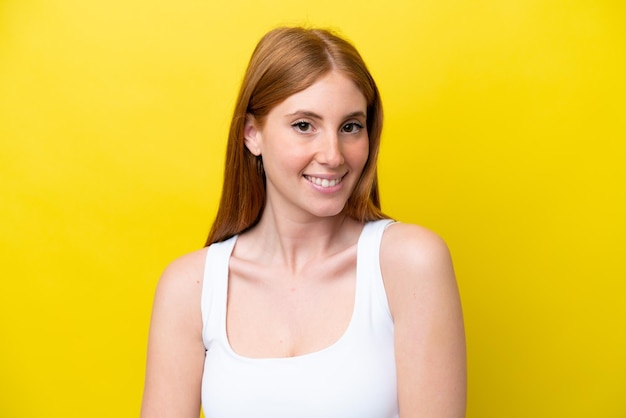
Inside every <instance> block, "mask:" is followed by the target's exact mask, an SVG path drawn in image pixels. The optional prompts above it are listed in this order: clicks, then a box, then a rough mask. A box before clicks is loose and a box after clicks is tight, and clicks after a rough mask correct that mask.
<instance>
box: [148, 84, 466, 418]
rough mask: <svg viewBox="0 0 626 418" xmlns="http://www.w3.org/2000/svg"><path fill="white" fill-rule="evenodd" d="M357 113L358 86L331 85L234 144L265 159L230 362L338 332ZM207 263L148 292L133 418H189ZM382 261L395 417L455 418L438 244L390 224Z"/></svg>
mask: <svg viewBox="0 0 626 418" xmlns="http://www.w3.org/2000/svg"><path fill="white" fill-rule="evenodd" d="M365 109H366V102H365V99H364V97H363V95H362V94H361V92H360V91H359V90H358V88H357V87H356V85H355V84H354V83H353V82H352V81H351V80H350V79H348V78H346V77H345V76H344V75H342V74H341V73H338V72H331V73H329V74H328V75H326V76H324V77H322V78H321V79H320V80H318V81H317V82H316V83H315V84H313V85H312V86H311V87H309V88H308V89H306V90H303V91H302V92H299V93H297V94H294V95H293V96H291V97H289V98H287V99H286V100H285V101H284V102H282V103H280V104H279V105H277V106H276V107H274V108H273V109H272V110H271V111H270V113H269V114H268V115H267V116H266V118H265V120H263V121H258V120H255V119H254V118H253V117H252V116H249V117H248V119H247V121H246V126H245V141H246V142H245V143H246V146H247V147H248V149H249V150H250V151H251V152H252V153H253V154H255V155H261V156H262V158H263V164H264V168H265V172H266V176H267V204H266V207H265V209H264V212H263V214H262V216H261V220H260V221H259V223H258V224H257V225H256V226H255V227H254V228H252V229H251V230H249V231H247V232H245V233H243V234H241V235H240V237H239V238H238V240H237V243H236V245H235V248H234V250H233V254H232V257H231V260H230V271H229V292H228V311H227V324H226V325H227V333H228V338H229V342H230V344H231V346H232V348H233V350H234V351H235V352H237V353H238V354H239V355H242V356H246V357H254V358H268V357H290V356H298V355H302V354H306V353H311V352H315V351H319V350H321V349H323V348H325V347H328V346H330V345H332V344H333V343H334V342H336V341H337V340H338V339H339V338H340V337H341V336H342V334H343V333H344V332H345V330H346V328H347V327H348V324H349V321H350V317H351V314H352V310H353V307H354V291H355V279H356V245H357V240H358V237H359V234H360V232H361V229H362V227H363V225H362V224H359V223H357V222H356V221H354V220H351V219H349V218H346V217H345V216H344V215H343V214H342V209H343V208H344V206H345V203H346V201H347V199H348V197H349V196H350V193H351V192H352V190H353V188H354V185H355V184H356V181H357V180H358V178H359V175H360V173H361V171H362V169H363V166H364V164H365V161H366V160H367V156H368V138H367V131H366V129H365V126H366V124H365V122H366V120H365ZM315 178H319V179H320V180H316V179H315ZM321 179H325V180H326V182H325V183H324V182H323V181H322V180H321ZM338 179H340V182H339V183H337V184H335V182H336V181H337V180H338ZM317 183H321V186H320V185H319V184H317ZM324 185H326V186H329V185H330V187H322V186H324ZM205 256H206V248H205V249H202V250H200V251H196V252H194V253H191V254H188V255H185V256H183V257H181V258H179V259H178V260H176V261H174V262H173V263H172V264H171V265H170V266H169V267H168V268H167V269H166V270H165V272H164V273H163V276H162V277H161V279H160V281H159V285H158V287H157V291H156V295H155V302H154V308H153V316H152V323H151V328H150V338H149V344H148V362H147V371H146V385H145V391H144V400H143V404H142V415H141V416H142V417H144V418H152V417H194V418H197V417H198V413H199V409H200V390H201V379H202V373H203V366H204V345H203V342H202V335H201V329H202V318H201V315H200V293H201V288H202V274H203V270H204V260H205ZM380 257H381V260H380V262H381V270H382V274H383V280H384V283H385V289H386V292H387V297H388V301H389V304H390V309H391V313H392V316H393V320H394V326H395V349H396V362H397V375H398V396H399V399H398V401H399V407H400V416H401V417H402V418H409V417H429V418H444V417H446V418H447V417H463V416H464V415H465V392H466V383H465V382H466V377H465V341H464V331H463V319H462V313H461V305H460V300H459V295H458V290H457V286H456V280H455V277H454V271H453V268H452V262H451V259H450V255H449V252H448V249H447V247H446V245H445V243H444V242H443V241H442V240H441V239H440V238H439V237H438V236H437V235H435V234H434V233H432V232H430V231H428V230H426V229H424V228H421V227H418V226H415V225H409V224H401V223H396V224H393V225H391V226H390V227H389V228H387V230H386V231H385V234H384V236H383V241H382V244H381V254H380Z"/></svg>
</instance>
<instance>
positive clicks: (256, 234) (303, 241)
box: [245, 208, 362, 276]
mask: <svg viewBox="0 0 626 418" xmlns="http://www.w3.org/2000/svg"><path fill="white" fill-rule="evenodd" d="M361 227H362V225H360V224H359V223H358V222H356V221H355V220H353V219H350V218H348V217H347V216H345V215H344V214H339V215H337V216H332V217H324V218H310V219H306V220H294V219H289V218H287V217H283V216H278V215H277V214H276V213H274V212H273V211H272V210H271V209H268V208H266V210H265V211H264V212H263V215H262V216H261V219H260V220H259V223H258V224H257V225H256V226H255V227H254V228H252V229H251V230H249V231H248V232H246V233H245V235H246V238H247V239H249V242H254V246H246V247H247V251H251V252H252V254H250V255H251V256H252V257H253V258H256V257H258V259H259V260H264V262H268V263H272V264H279V265H281V266H283V267H284V268H287V269H288V270H289V271H291V273H293V275H294V276H297V275H298V272H300V271H303V270H304V269H306V268H307V266H310V265H311V263H315V262H318V261H321V260H324V259H327V258H328V257H330V256H332V255H333V254H337V253H338V252H340V251H342V250H345V249H346V248H348V247H350V246H351V245H354V244H355V243H356V240H358V237H359V234H360V231H361Z"/></svg>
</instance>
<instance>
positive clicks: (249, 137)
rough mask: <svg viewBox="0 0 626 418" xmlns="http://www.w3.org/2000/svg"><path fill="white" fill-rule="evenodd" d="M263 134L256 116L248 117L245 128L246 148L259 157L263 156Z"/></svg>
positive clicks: (249, 115) (248, 115)
mask: <svg viewBox="0 0 626 418" xmlns="http://www.w3.org/2000/svg"><path fill="white" fill-rule="evenodd" d="M260 137H261V132H260V130H259V127H258V124H257V121H256V119H255V118H254V116H252V115H251V114H247V115H246V122H245V125H244V127H243V140H244V144H245V145H246V148H248V151H250V152H251V153H252V154H253V155H256V156H257V157H258V156H259V155H261V141H260Z"/></svg>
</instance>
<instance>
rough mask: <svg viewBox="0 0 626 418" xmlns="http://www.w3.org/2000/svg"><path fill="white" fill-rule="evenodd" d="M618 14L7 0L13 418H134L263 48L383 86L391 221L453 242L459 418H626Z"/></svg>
mask: <svg viewBox="0 0 626 418" xmlns="http://www.w3.org/2000/svg"><path fill="white" fill-rule="evenodd" d="M624 22H626V6H625V3H624V2H623V1H621V0H615V1H610V0H588V1H575V0H570V1H566V0H562V1H559V0H553V1H546V0H519V1H514V0H474V1H451V0H405V1H397V0H389V1H385V2H375V1H370V0H363V1H359V2H354V1H348V0H318V1H314V2H302V3H299V2H294V1H288V0H274V1H268V2H247V1H243V0H229V1H220V2H218V1H212V0H210V1H209V0H207V1H201V0H178V1H162V0H159V1H155V0H108V1H103V0H98V1H91V0H90V1H86V0H57V1H43V0H0V257H1V265H0V275H1V277H0V416H1V417H7V418H12V417H43V416H50V417H64V418H68V417H132V416H137V415H138V411H139V404H140V399H141V392H142V386H143V372H144V361H145V346H146V338H147V329H148V322H149V316H150V308H151V302H152V295H153V291H154V287H155V283H156V281H157V279H158V276H159V274H160V271H161V270H162V269H163V268H164V266H165V265H166V264H167V263H168V262H169V261H170V260H171V259H173V258H174V257H176V256H178V255H180V254H182V253H184V252H187V251H190V250H193V249H195V248H198V247H200V246H201V245H202V244H203V242H204V239H205V236H206V233H207V231H208V228H209V226H210V224H211V221H212V218H213V215H214V213H215V210H216V207H217V202H218V198H219V193H220V189H219V188H220V184H221V175H222V169H223V153H224V143H225V136H226V130H227V125H228V121H229V117H230V113H231V110H232V107H233V103H234V98H235V95H236V92H237V89H238V85H239V82H240V80H241V76H242V73H243V70H244V67H245V65H246V63H247V60H248V57H249V55H250V53H251V51H252V48H253V47H254V45H255V44H256V42H257V40H258V39H259V38H260V36H261V35H262V34H263V33H265V32H266V31H267V30H268V29H271V28H273V27H275V26H276V25H279V24H310V25H317V26H326V27H334V28H336V29H338V30H340V32H341V33H343V34H344V35H345V36H346V37H348V38H349V39H351V40H352V41H353V42H354V43H355V44H356V45H357V47H358V48H359V49H360V51H361V53H362V54H363V56H364V57H365V60H366V62H367V63H368V65H369V66H370V69H371V71H372V73H373V74H374V76H375V78H376V79H377V81H378V83H379V86H380V89H381V92H382V95H383V100H384V104H385V111H386V127H385V131H384V136H383V146H382V155H381V160H380V171H381V172H380V177H381V183H382V186H381V189H382V190H381V191H382V197H383V205H384V210H385V211H386V212H388V213H389V214H391V215H392V216H394V217H396V218H399V219H401V220H403V221H406V222H414V223H420V224H423V225H425V226H427V227H429V228H431V229H433V230H435V231H437V232H439V233H440V234H441V235H442V236H443V237H444V238H445V239H446V240H447V242H448V243H449V245H450V247H451V250H452V252H453V256H454V259H455V265H456V269H457V274H458V281H459V286H460V289H461V294H462V298H463V305H464V311H465V321H466V329H467V343H468V358H469V360H468V367H469V400H468V417H469V418H515V417H535V418H536V417H611V418H613V417H614V418H618V417H619V418H624V417H626V397H625V395H624V394H625V393H626V284H625V282H626V281H625V280H624V279H625V278H626V277H625V276H626V274H625V273H624V271H625V269H624V267H625V266H624V264H625V263H624V260H626V244H625V239H626V238H625V237H626V223H625V220H624V217H625V214H626V204H625V203H624V202H625V200H626V199H625V197H626V196H625V184H626V174H625V171H626V169H625V168H624V166H625V165H626V163H625V161H626V151H625V148H626V146H625V144H624V142H625V141H626V105H625V103H626V83H625V78H626V29H625V28H626V24H624Z"/></svg>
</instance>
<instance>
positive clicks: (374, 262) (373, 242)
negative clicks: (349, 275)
mask: <svg viewBox="0 0 626 418" xmlns="http://www.w3.org/2000/svg"><path fill="white" fill-rule="evenodd" d="M393 222H394V221H393V220H391V219H381V220H378V221H373V222H368V223H367V224H365V226H364V227H363V231H362V232H361V237H360V238H359V243H358V250H357V266H356V274H357V302H358V303H361V302H363V303H366V304H367V306H362V307H361V308H363V309H365V310H366V311H367V312H369V313H370V315H371V314H372V313H378V314H382V315H383V316H384V317H387V318H388V319H391V310H390V309H389V302H388V301H387V293H386V291H385V284H384V282H383V276H382V272H381V269H380V245H381V242H382V238H383V233H384V232H385V229H386V228H387V227H388V226H389V225H391V224H392V223H393Z"/></svg>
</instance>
